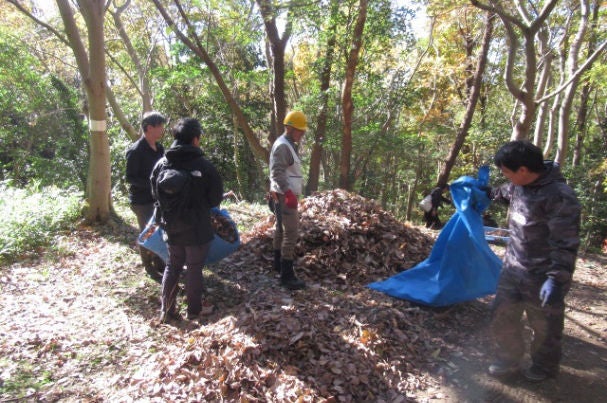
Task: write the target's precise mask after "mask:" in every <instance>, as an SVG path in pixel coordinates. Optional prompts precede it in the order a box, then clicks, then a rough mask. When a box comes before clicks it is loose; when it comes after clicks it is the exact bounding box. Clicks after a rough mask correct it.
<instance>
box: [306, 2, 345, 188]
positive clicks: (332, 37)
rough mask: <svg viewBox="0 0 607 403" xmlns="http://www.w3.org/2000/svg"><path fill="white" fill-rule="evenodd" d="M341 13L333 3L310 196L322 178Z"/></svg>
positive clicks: (321, 75)
mask: <svg viewBox="0 0 607 403" xmlns="http://www.w3.org/2000/svg"><path fill="white" fill-rule="evenodd" d="M338 11H339V1H338V0H332V1H331V15H330V16H329V18H330V21H331V26H330V28H329V37H328V39H327V52H326V54H325V58H324V62H323V67H322V71H321V74H320V112H319V113H318V119H317V124H316V133H315V135H314V144H313V145H312V153H311V156H310V169H309V172H308V184H307V186H306V194H307V195H309V194H311V193H313V192H315V191H317V190H318V182H319V177H320V162H321V154H322V143H323V141H324V137H325V134H326V131H327V112H328V111H327V110H328V108H329V88H330V86H331V67H332V65H333V54H334V51H335V43H336V41H337V39H336V32H335V30H336V28H337V21H336V17H337V12H338Z"/></svg>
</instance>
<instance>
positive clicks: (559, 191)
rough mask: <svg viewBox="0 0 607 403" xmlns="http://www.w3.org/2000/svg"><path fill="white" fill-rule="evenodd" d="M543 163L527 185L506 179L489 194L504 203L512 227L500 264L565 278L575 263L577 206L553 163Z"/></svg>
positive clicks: (577, 244) (577, 203)
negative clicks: (540, 171) (502, 262)
mask: <svg viewBox="0 0 607 403" xmlns="http://www.w3.org/2000/svg"><path fill="white" fill-rule="evenodd" d="M545 167H546V170H545V171H544V172H543V173H542V174H541V175H540V177H539V178H537V179H536V180H535V181H534V182H532V183H530V184H528V185H525V186H516V185H514V184H512V183H506V184H504V185H502V186H501V187H499V188H497V189H495V190H494V192H493V199H494V200H496V201H500V200H503V201H506V202H508V203H509V211H508V226H509V229H510V231H511V233H510V242H509V243H508V245H507V247H506V254H505V256H504V265H503V269H504V270H525V271H527V272H528V273H530V274H536V275H538V276H546V275H547V276H551V277H554V278H555V279H556V280H557V281H559V282H561V283H565V282H569V281H571V276H572V274H573V271H574V269H575V259H576V256H577V250H578V247H579V244H580V237H579V231H580V211H581V207H580V204H579V202H578V200H577V197H576V195H575V193H574V191H573V189H571V187H569V185H567V183H566V182H565V178H564V177H563V175H562V174H561V172H560V169H559V167H558V164H556V163H554V162H551V161H547V162H546V163H545Z"/></svg>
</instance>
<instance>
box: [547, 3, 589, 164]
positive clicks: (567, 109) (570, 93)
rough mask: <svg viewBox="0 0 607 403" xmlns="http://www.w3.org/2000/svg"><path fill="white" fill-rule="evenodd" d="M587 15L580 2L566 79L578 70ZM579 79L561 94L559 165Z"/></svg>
mask: <svg viewBox="0 0 607 403" xmlns="http://www.w3.org/2000/svg"><path fill="white" fill-rule="evenodd" d="M588 14H589V10H588V0H580V16H581V18H580V21H579V25H578V31H577V33H576V35H575V38H574V40H573V42H572V43H571V46H570V47H569V49H568V51H569V53H568V58H567V73H568V74H567V75H568V77H574V76H575V73H576V71H577V70H578V57H579V54H580V48H581V46H582V41H583V40H584V36H585V35H586V31H587V29H588ZM579 77H580V76H579V75H578V76H576V77H575V78H574V79H573V80H570V81H569V86H568V87H567V88H566V89H565V93H564V94H563V101H562V102H561V106H560V108H559V131H558V141H557V144H558V147H557V153H556V157H555V160H556V161H557V162H558V163H559V164H561V165H563V163H564V162H565V158H566V157H567V145H568V143H569V138H568V137H569V130H570V127H569V122H570V116H571V105H572V104H573V98H574V97H575V92H576V90H577V86H578V83H579V81H580V78H579Z"/></svg>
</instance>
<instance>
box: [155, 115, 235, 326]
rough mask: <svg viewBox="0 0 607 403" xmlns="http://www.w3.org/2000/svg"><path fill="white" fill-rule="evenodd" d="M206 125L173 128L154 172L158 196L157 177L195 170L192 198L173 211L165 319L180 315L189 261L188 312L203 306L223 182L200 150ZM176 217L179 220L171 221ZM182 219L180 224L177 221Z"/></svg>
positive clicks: (185, 123) (184, 122)
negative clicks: (206, 265) (180, 293)
mask: <svg viewBox="0 0 607 403" xmlns="http://www.w3.org/2000/svg"><path fill="white" fill-rule="evenodd" d="M201 135H202V129H201V127H200V123H199V122H198V120H196V119H193V118H184V119H181V120H179V122H177V124H176V125H175V127H174V128H173V137H174V139H175V141H174V142H173V144H172V145H171V147H170V148H169V149H168V150H167V152H166V155H165V157H164V158H162V159H161V160H160V161H158V163H157V164H156V166H155V167H154V170H153V172H152V176H151V178H150V181H151V184H152V190H153V192H154V197H155V198H156V199H158V194H157V181H158V179H159V175H161V173H162V172H163V171H164V170H167V169H171V168H172V169H181V170H185V171H187V172H188V173H189V175H191V179H190V180H191V186H190V191H189V192H188V195H187V197H188V199H189V200H188V201H187V203H186V204H185V205H184V207H183V209H182V211H181V212H180V214H179V216H178V217H173V216H170V217H169V216H167V217H165V218H164V219H165V220H166V221H167V224H168V225H167V228H166V229H165V234H166V241H167V244H168V251H169V262H168V264H167V266H166V268H165V271H164V276H163V278H162V308H161V315H160V321H161V322H166V321H167V320H169V319H179V318H180V315H179V313H178V312H177V309H176V297H177V284H178V281H179V277H180V275H181V272H182V271H183V266H184V265H185V266H186V267H187V270H186V278H185V286H186V300H187V304H188V308H187V317H188V319H192V320H195V319H197V318H198V316H199V315H200V312H201V310H202V292H203V284H202V282H203V277H202V269H203V266H204V262H205V260H206V257H207V253H208V250H209V246H210V244H211V241H212V240H213V237H214V233H213V228H212V226H211V215H210V209H211V208H212V207H217V206H219V204H220V202H221V199H222V197H223V183H222V180H221V177H220V176H219V174H218V172H217V170H216V169H215V167H214V166H213V164H211V163H210V162H209V161H208V160H207V159H205V158H204V157H203V153H202V150H201V149H200V136H201ZM171 221H173V222H171ZM177 223H179V224H178V225H176V224H177Z"/></svg>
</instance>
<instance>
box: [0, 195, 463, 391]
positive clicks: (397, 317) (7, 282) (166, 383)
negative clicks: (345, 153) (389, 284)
mask: <svg viewBox="0 0 607 403" xmlns="http://www.w3.org/2000/svg"><path fill="white" fill-rule="evenodd" d="M234 207H235V208H234V209H233V210H230V212H231V213H232V217H233V218H234V219H235V221H236V222H239V214H244V215H249V216H250V215H251V212H249V211H244V212H242V210H243V209H244V208H245V207H243V206H242V205H236V206H234ZM300 207H301V208H300V211H301V226H300V240H299V242H298V245H297V255H298V259H297V262H296V271H297V273H298V275H299V276H300V277H301V278H303V279H304V280H305V281H306V283H307V284H308V288H307V289H306V290H302V291H297V292H289V291H287V290H285V289H284V288H282V287H280V286H279V281H278V278H277V276H276V275H275V274H274V272H273V271H272V268H271V266H272V265H271V259H272V235H273V218H272V216H271V215H270V214H269V212H268V213H267V214H266V213H265V212H264V213H263V214H259V215H258V217H256V218H255V219H256V221H257V222H258V224H257V225H256V226H255V228H254V229H253V230H251V231H250V232H247V233H242V234H241V240H242V246H241V248H240V249H239V250H238V251H237V252H236V253H234V254H233V255H232V256H230V257H228V258H227V259H224V261H222V262H221V263H220V264H218V265H216V266H214V267H212V268H211V271H205V287H206V291H207V292H206V298H207V300H206V301H205V303H206V304H212V305H213V306H214V307H215V309H214V310H212V312H211V310H209V312H210V313H209V315H208V316H206V317H205V320H204V323H202V326H193V324H192V323H191V322H187V321H184V322H181V323H179V324H177V325H162V326H150V324H151V323H153V321H154V319H155V318H156V316H157V312H158V309H159V306H158V295H159V290H158V286H157V285H156V284H155V283H152V282H148V281H147V280H146V281H145V282H143V274H142V273H143V270H142V269H141V267H140V266H138V256H137V253H136V250H135V249H134V248H132V246H133V240H134V238H135V237H134V234H133V233H132V230H131V232H130V233H125V234H122V235H123V238H124V239H126V240H128V241H127V243H130V248H126V247H125V246H124V241H121V238H120V236H118V237H117V233H118V232H120V231H122V229H121V228H122V227H121V226H120V225H118V226H116V227H114V228H109V229H106V230H107V233H105V234H101V237H100V236H98V235H97V234H95V233H93V232H91V231H90V230H88V229H83V230H81V231H79V232H78V234H76V236H74V237H72V238H69V239H66V240H65V243H66V246H65V248H69V249H72V250H73V252H72V253H67V257H64V258H62V259H61V260H60V261H59V262H55V263H53V262H51V263H50V267H48V266H46V267H42V265H41V264H38V263H36V262H32V265H31V266H32V267H35V269H32V267H20V266H15V267H13V268H11V271H10V273H11V275H10V276H9V277H10V278H8V277H6V278H3V291H7V293H8V294H10V298H13V299H12V300H10V301H9V302H6V299H5V307H3V311H4V313H5V314H6V315H7V316H6V317H7V318H10V319H7V320H10V329H11V332H8V333H7V332H3V333H2V336H3V337H2V345H1V346H0V348H1V350H2V353H3V354H4V353H6V354H7V355H6V356H9V354H10V356H11V358H12V359H13V360H15V362H16V364H15V365H14V366H3V367H2V368H3V371H4V372H5V373H8V374H9V375H13V376H14V375H15V374H17V373H18V372H19V371H21V372H23V371H22V368H21V367H19V366H20V365H22V363H23V362H30V363H32V365H35V366H36V368H37V369H36V371H34V372H33V375H36V376H37V374H39V373H41V372H44V373H49V374H51V375H50V379H49V381H48V383H47V384H46V386H40V390H39V391H37V390H36V389H35V388H34V389H32V391H29V392H24V393H21V395H20V396H23V395H27V394H28V393H29V396H34V398H35V400H57V399H63V400H66V399H67V400H70V399H71V400H73V401H78V400H80V399H84V400H89V401H91V400H110V401H131V400H139V399H143V400H152V401H222V400H225V401H242V402H256V401H301V402H304V401H329V402H330V401H343V402H354V401H356V402H357V401H391V402H392V401H396V402H397V401H416V395H417V394H418V393H420V391H424V390H426V389H428V387H429V386H431V385H433V384H435V383H436V382H437V381H436V379H435V378H433V377H432V376H430V375H429V374H428V371H429V370H430V369H431V368H433V367H434V366H433V363H435V362H436V361H437V360H439V359H441V356H442V355H443V354H444V351H445V347H446V346H445V344H446V343H447V342H446V341H445V340H443V339H437V336H436V332H434V333H431V329H430V328H431V327H432V322H433V319H434V317H435V314H434V313H433V312H432V311H431V310H428V309H421V308H419V307H416V306H412V305H411V304H409V303H408V302H406V301H400V300H396V299H392V298H390V297H387V296H385V295H383V294H381V293H377V292H375V291H371V290H369V289H368V288H367V287H366V285H367V284H369V283H370V282H372V281H376V280H380V279H385V278H387V277H388V276H391V275H393V274H394V273H396V272H398V271H401V270H403V269H406V268H409V267H411V266H413V265H414V264H415V263H417V262H419V261H421V260H423V259H425V258H426V257H427V255H428V254H429V252H430V249H431V246H432V241H433V240H432V237H431V236H430V235H429V233H427V232H423V231H421V230H420V229H418V228H417V227H412V226H409V225H407V224H403V223H401V222H399V221H397V220H396V219H395V218H394V217H392V216H391V215H390V214H389V213H387V212H385V211H383V210H382V209H381V208H380V207H379V206H378V205H376V204H375V203H374V202H373V201H370V200H367V199H364V198H362V197H359V196H357V195H353V194H349V193H347V192H345V191H341V190H335V191H328V192H323V193H319V194H315V195H314V196H312V197H309V198H307V199H305V200H304V201H302V203H301V206H300ZM239 211H241V212H242V213H239ZM249 218H250V217H249ZM129 228H130V227H129ZM45 264H47V265H48V264H49V263H45ZM35 270H39V271H41V272H42V271H46V272H47V275H48V273H51V275H50V276H49V277H48V278H36V279H30V280H27V278H26V279H25V280H24V281H25V283H27V282H28V281H30V282H31V284H32V286H31V287H30V288H27V289H26V288H24V286H22V285H21V283H20V282H19V281H18V280H17V279H18V278H19V276H24V277H27V276H26V273H28V271H35ZM38 294H40V295H43V297H39V296H38ZM41 299H42V301H41ZM36 304H37V305H36ZM4 308H6V309H4ZM455 320H459V318H457V319H455ZM31 324H34V326H35V327H34V328H33V329H34V330H33V331H32V328H31ZM7 328H9V327H8V326H7ZM7 368H8V369H7ZM22 392H23V391H22ZM3 396H4V395H3ZM6 396H9V397H13V396H15V394H8V395H6Z"/></svg>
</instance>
